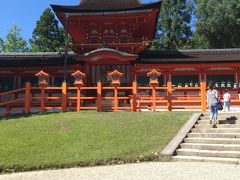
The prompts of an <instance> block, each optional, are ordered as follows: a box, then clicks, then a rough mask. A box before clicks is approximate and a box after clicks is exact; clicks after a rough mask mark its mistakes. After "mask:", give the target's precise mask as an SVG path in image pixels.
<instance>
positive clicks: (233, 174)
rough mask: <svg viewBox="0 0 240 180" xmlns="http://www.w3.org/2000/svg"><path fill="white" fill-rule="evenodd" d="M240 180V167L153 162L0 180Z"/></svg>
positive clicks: (39, 173)
mask: <svg viewBox="0 0 240 180" xmlns="http://www.w3.org/2000/svg"><path fill="white" fill-rule="evenodd" d="M102 179H103V180H135V179H136V180H148V179H149V180H158V179H159V180H175V179H176V180H191V179H192V180H239V179H240V165H228V164H216V163H194V162H166V163H162V162H156V163H154V162H153V163H139V164H128V165H119V166H103V167H90V168H72V169H63V170H51V171H40V172H27V173H17V174H12V175H2V176H0V180H102Z"/></svg>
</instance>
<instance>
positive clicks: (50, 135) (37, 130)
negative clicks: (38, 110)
mask: <svg viewBox="0 0 240 180" xmlns="http://www.w3.org/2000/svg"><path fill="white" fill-rule="evenodd" d="M191 114H192V113H190V112H171V113H170V112H161V113H133V112H119V113H112V112H106V113H97V112H91V111H90V112H88V111H85V112H81V113H75V112H74V113H73V112H71V113H53V114H48V115H42V116H38V115H34V116H31V117H23V118H16V119H8V120H1V121H0V172H9V171H10V172H11V171H25V170H34V169H46V168H61V167H73V166H76V165H78V166H90V165H99V164H107V163H108V162H110V163H114V161H121V162H134V161H136V160H137V159H139V157H140V156H143V157H151V156H152V155H153V153H155V152H159V151H160V150H161V149H163V148H164V146H165V145H166V144H167V143H168V142H169V141H170V140H171V138H172V137H174V136H175V134H176V132H177V131H178V130H179V128H180V127H181V126H182V125H183V124H184V123H185V122H186V121H187V120H188V119H189V117H190V116H191Z"/></svg>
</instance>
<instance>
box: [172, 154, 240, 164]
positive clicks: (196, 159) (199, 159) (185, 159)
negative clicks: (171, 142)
mask: <svg viewBox="0 0 240 180" xmlns="http://www.w3.org/2000/svg"><path fill="white" fill-rule="evenodd" d="M173 161H181V162H217V163H226V164H239V159H238V158H221V157H201V156H180V155H177V156H173Z"/></svg>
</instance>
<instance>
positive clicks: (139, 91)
mask: <svg viewBox="0 0 240 180" xmlns="http://www.w3.org/2000/svg"><path fill="white" fill-rule="evenodd" d="M0 108H1V113H0V115H9V114H13V113H15V112H19V113H20V112H25V113H29V112H40V113H44V112H46V111H62V112H65V111H78V112H79V111H81V110H97V111H98V112H101V111H108V110H109V111H118V110H128V111H142V110H151V111H156V110H168V111H171V110H172V109H198V110H202V111H206V83H205V82H202V83H201V86H200V87H173V86H172V83H171V82H168V83H167V85H166V86H165V87H138V86H137V83H136V82H133V85H132V86H130V87H121V86H120V87H106V86H104V87H103V86H102V83H101V82H98V83H97V86H96V87H81V88H80V89H78V88H77V87H67V84H66V83H65V82H64V83H63V85H62V87H46V88H43V89H42V88H39V87H31V84H30V83H29V82H27V83H26V87H25V88H23V89H18V90H14V91H9V92H6V93H1V94H0Z"/></svg>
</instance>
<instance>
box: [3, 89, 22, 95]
mask: <svg viewBox="0 0 240 180" xmlns="http://www.w3.org/2000/svg"><path fill="white" fill-rule="evenodd" d="M24 90H25V88H22V89H16V90H12V91H8V92H4V93H1V94H0V96H3V95H7V94H14V93H17V92H21V91H24Z"/></svg>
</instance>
